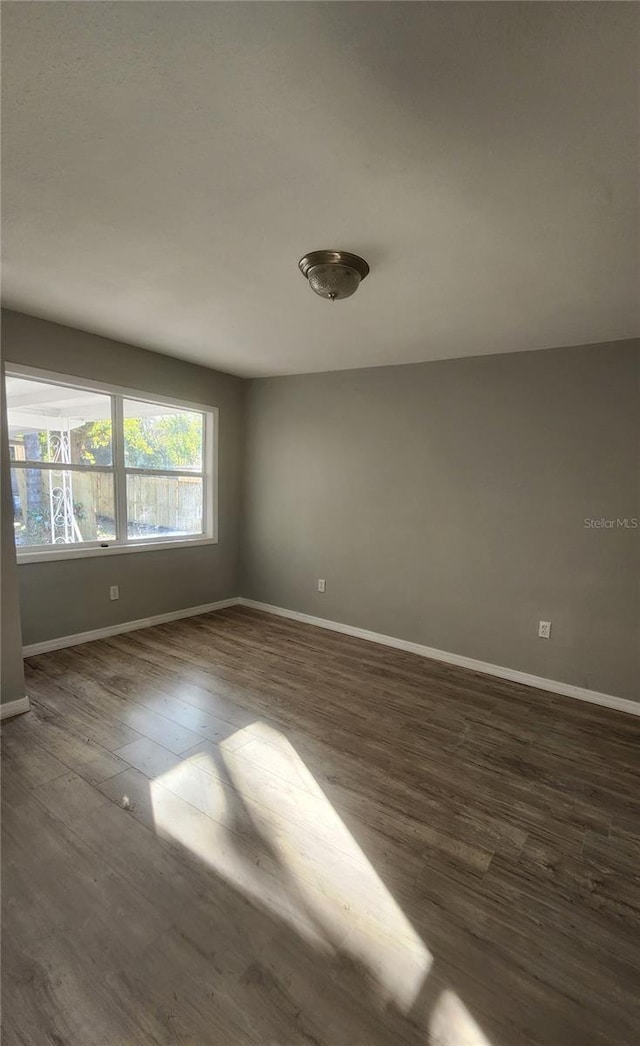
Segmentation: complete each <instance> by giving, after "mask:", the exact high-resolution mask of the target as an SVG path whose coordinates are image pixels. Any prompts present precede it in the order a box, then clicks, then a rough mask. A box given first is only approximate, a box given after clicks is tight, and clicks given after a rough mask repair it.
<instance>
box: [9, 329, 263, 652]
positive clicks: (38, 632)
mask: <svg viewBox="0 0 640 1046" xmlns="http://www.w3.org/2000/svg"><path fill="white" fill-rule="evenodd" d="M2 321H3V323H2V328H3V329H2V334H3V354H4V359H5V361H6V362H7V363H8V362H11V363H22V364H25V365H28V366H32V367H41V368H43V369H45V370H52V371H57V372H58V373H62V374H69V375H73V376H77V377H82V378H92V379H94V380H97V381H105V382H113V383H114V384H118V385H124V386H127V387H129V388H133V389H140V390H142V391H145V392H150V393H158V394H160V395H164V396H175V397H176V399H184V400H192V401H194V402H198V403H205V404H209V405H211V406H214V407H218V408H219V411H220V414H219V422H220V443H219V458H218V471H219V474H218V492H219V523H218V537H219V541H218V544H217V545H201V546H198V547H195V548H186V549H171V550H164V549H163V550H161V551H159V552H137V553H127V554H124V555H119V556H116V555H113V556H103V557H96V558H87V559H77V560H60V561H58V562H53V563H30V564H22V565H20V566H19V567H18V574H19V581H20V602H21V608H22V630H23V638H24V642H25V643H27V644H28V643H37V642H40V641H42V640H45V639H51V638H53V637H56V636H64V635H70V634H73V633H76V632H84V631H87V630H89V629H94V628H103V627H105V626H107V625H112V624H117V623H119V622H121V621H131V620H135V619H137V618H142V617H149V616H152V615H154V614H162V613H165V612H168V611H171V610H178V609H182V608H183V607H190V606H198V605H200V604H203V603H211V602H214V601H215V600H218V599H224V598H227V597H229V596H235V595H237V593H238V553H239V520H240V495H241V482H240V473H241V458H242V438H243V436H242V429H243V398H244V396H243V393H244V383H243V382H242V381H241V380H240V379H239V378H234V377H231V376H229V375H226V374H219V373H217V372H216V371H212V370H208V369H207V368H205V367H198V366H194V365H193V364H190V363H185V362H183V361H180V360H176V359H173V358H171V357H169V356H161V355H159V354H157V353H153V352H147V351H145V350H144V349H138V348H135V347H133V346H131V345H124V344H122V343H120V342H115V341H110V340H109V339H106V338H100V337H97V336H96V335H93V334H86V333H83V332H82V331H78V330H74V329H73V328H71V327H63V326H60V325H58V324H55V323H48V322H47V321H45V320H38V319H34V318H33V317H29V316H23V315H21V314H20V313H15V312H10V311H8V310H4V311H3V314H2ZM9 510H10V506H9ZM110 585H119V586H120V599H119V600H118V601H115V602H111V601H110V600H109V586H110Z"/></svg>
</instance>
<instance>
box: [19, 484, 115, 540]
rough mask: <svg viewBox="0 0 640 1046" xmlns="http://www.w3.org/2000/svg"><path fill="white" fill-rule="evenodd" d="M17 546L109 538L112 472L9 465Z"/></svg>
mask: <svg viewBox="0 0 640 1046" xmlns="http://www.w3.org/2000/svg"><path fill="white" fill-rule="evenodd" d="M11 493H12V494H13V516H14V526H15V534H16V545H17V546H25V545H71V544H77V543H79V542H83V541H113V540H115V536H116V525H115V499H114V494H113V474H112V473H111V472H100V471H98V470H97V469H96V471H95V472H72V471H70V470H68V469H67V470H65V471H60V472H58V471H57V470H55V471H54V470H53V469H37V468H34V469H24V468H20V469H16V468H13V469H11Z"/></svg>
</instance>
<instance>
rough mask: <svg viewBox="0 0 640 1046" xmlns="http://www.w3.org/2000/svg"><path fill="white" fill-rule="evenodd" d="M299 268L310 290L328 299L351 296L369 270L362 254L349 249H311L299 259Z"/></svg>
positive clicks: (335, 299)
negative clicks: (359, 254)
mask: <svg viewBox="0 0 640 1046" xmlns="http://www.w3.org/2000/svg"><path fill="white" fill-rule="evenodd" d="M298 268H299V269H300V272H301V273H302V275H303V276H306V278H307V279H308V281H309V284H310V286H311V290H312V291H315V293H316V294H319V295H320V297H321V298H327V299H328V300H329V301H340V300H341V299H342V298H350V297H351V295H352V294H355V292H356V291H357V289H358V287H359V286H360V283H361V282H362V280H364V278H365V276H366V275H367V273H368V272H369V266H368V265H367V263H366V261H365V260H364V258H359V257H358V255H357V254H349V252H348V251H311V253H310V254H305V256H304V258H301V259H300V261H299V262H298Z"/></svg>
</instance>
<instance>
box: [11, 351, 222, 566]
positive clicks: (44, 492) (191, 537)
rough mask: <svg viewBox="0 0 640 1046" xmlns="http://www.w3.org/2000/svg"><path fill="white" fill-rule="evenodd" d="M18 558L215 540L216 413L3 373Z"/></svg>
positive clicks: (41, 376)
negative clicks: (4, 376) (5, 388)
mask: <svg viewBox="0 0 640 1046" xmlns="http://www.w3.org/2000/svg"><path fill="white" fill-rule="evenodd" d="M6 386H7V420H8V428H9V452H10V458H11V489H12V494H13V505H14V527H15V538H16V549H17V552H18V558H19V559H21V560H23V561H25V560H31V559H56V558H67V557H70V556H76V555H102V554H108V553H112V552H123V551H135V550H138V551H140V550H142V549H147V548H162V547H166V546H167V545H172V546H175V545H176V543H178V544H181V545H182V544H193V543H194V542H203V541H214V540H215V518H214V517H215V512H214V507H215V506H214V494H215V491H214V486H215V469H214V462H215V454H214V451H215V439H216V425H217V411H216V410H214V409H211V408H209V409H208V410H207V409H205V408H203V407H197V406H196V405H194V404H187V403H178V402H171V401H169V400H165V399H160V398H158V397H151V396H145V395H144V394H143V393H138V392H132V391H129V390H125V389H115V388H107V387H105V386H100V385H97V384H93V383H91V384H87V383H85V382H80V381H75V380H74V379H72V378H62V377H59V376H57V375H51V374H47V375H44V374H42V373H37V372H35V371H31V370H29V369H27V368H24V369H19V370H18V369H17V368H11V367H9V368H7V377H6Z"/></svg>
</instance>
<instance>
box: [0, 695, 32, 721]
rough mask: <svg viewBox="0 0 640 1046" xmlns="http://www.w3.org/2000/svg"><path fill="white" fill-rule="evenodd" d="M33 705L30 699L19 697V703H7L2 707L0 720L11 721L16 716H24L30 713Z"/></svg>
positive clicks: (0, 706) (0, 707)
mask: <svg viewBox="0 0 640 1046" xmlns="http://www.w3.org/2000/svg"><path fill="white" fill-rule="evenodd" d="M30 709H31V705H30V703H29V698H28V697H19V698H18V700H17V701H5V703H4V704H3V705H0V719H10V718H11V716H14V715H22V713H23V712H29V711H30Z"/></svg>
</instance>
